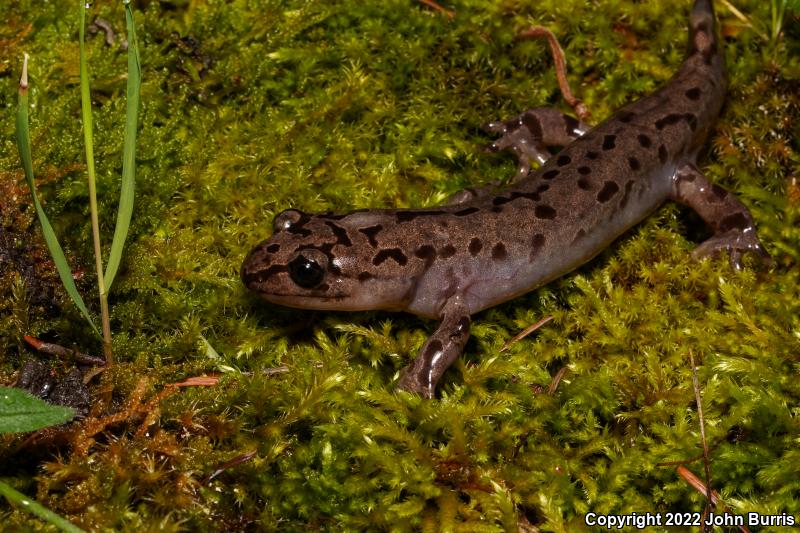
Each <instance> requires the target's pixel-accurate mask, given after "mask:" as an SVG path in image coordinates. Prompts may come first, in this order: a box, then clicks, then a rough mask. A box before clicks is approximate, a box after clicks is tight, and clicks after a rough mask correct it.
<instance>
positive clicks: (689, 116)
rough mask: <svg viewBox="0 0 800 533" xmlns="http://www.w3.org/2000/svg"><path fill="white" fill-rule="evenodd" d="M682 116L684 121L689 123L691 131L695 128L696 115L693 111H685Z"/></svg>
mask: <svg viewBox="0 0 800 533" xmlns="http://www.w3.org/2000/svg"><path fill="white" fill-rule="evenodd" d="M683 118H685V119H686V122H687V123H688V124H689V128H691V130H692V131H694V130H696V129H697V117H696V116H695V115H694V114H693V113H686V114H685V115H683Z"/></svg>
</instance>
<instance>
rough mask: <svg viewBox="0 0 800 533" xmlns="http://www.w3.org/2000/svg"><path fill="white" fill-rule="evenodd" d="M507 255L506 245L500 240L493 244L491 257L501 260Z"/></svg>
mask: <svg viewBox="0 0 800 533" xmlns="http://www.w3.org/2000/svg"><path fill="white" fill-rule="evenodd" d="M506 257H508V252H507V251H506V245H505V244H503V243H502V242H498V243H497V244H495V245H494V246H492V259H495V260H497V261H502V260H503V259H505V258H506Z"/></svg>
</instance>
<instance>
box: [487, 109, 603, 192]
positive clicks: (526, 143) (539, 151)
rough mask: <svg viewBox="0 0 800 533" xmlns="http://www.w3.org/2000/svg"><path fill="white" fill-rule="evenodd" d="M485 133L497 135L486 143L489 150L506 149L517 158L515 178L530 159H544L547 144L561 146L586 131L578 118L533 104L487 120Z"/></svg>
mask: <svg viewBox="0 0 800 533" xmlns="http://www.w3.org/2000/svg"><path fill="white" fill-rule="evenodd" d="M484 129H485V130H486V131H487V132H489V133H496V134H499V135H500V137H499V138H498V139H497V140H496V141H494V142H493V143H491V144H490V145H489V146H487V150H488V151H490V152H499V151H501V150H506V149H510V150H512V151H513V152H514V153H515V154H516V155H517V159H518V160H519V169H518V171H517V175H516V177H515V178H514V179H515V180H518V179H522V178H524V177H525V176H527V175H528V173H529V172H530V170H531V162H532V161H536V162H538V163H539V164H542V163H544V162H545V161H547V160H548V159H549V158H550V155H551V154H550V152H549V151H548V149H547V148H548V147H563V146H566V145H568V144H569V143H571V142H572V141H574V140H575V139H577V138H578V137H580V136H581V135H583V134H584V133H586V132H587V131H589V129H590V127H589V126H588V125H586V124H584V123H583V122H581V121H580V120H578V119H576V118H573V117H571V116H569V115H565V114H564V113H562V112H561V111H559V110H557V109H552V108H548V107H537V108H535V109H529V110H528V111H525V112H524V113H522V114H521V115H519V116H518V117H514V118H512V119H510V120H505V121H497V122H490V123H488V124H486V125H485V126H484Z"/></svg>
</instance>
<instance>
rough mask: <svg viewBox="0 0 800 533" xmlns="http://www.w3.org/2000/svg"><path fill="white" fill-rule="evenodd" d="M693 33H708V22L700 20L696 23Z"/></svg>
mask: <svg viewBox="0 0 800 533" xmlns="http://www.w3.org/2000/svg"><path fill="white" fill-rule="evenodd" d="M694 31H695V33H708V21H705V20H701V21H700V22H698V23H697V26H695V27H694Z"/></svg>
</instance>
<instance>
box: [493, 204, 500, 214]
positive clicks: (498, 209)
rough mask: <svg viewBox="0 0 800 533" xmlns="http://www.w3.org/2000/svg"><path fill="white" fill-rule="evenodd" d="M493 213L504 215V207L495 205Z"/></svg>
mask: <svg viewBox="0 0 800 533" xmlns="http://www.w3.org/2000/svg"><path fill="white" fill-rule="evenodd" d="M491 212H492V213H502V212H503V207H502V206H499V205H495V206H493V207H492V209H491Z"/></svg>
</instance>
